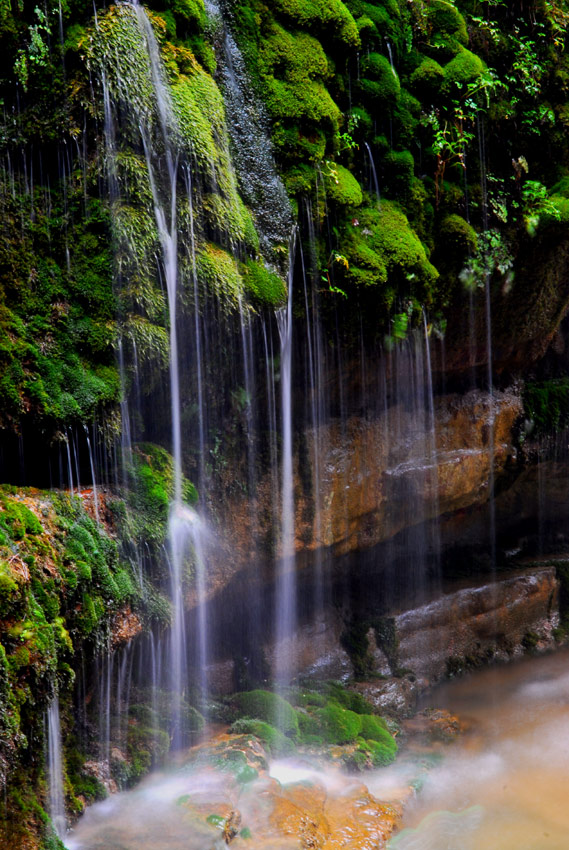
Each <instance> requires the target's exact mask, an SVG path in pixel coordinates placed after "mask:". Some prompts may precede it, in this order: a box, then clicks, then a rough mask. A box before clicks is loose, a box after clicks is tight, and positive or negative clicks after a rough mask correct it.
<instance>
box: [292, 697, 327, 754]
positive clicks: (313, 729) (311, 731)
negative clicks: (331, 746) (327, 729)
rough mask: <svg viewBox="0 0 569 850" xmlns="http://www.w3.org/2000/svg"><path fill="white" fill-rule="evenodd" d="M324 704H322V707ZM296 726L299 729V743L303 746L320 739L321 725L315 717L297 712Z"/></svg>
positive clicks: (303, 712)
mask: <svg viewBox="0 0 569 850" xmlns="http://www.w3.org/2000/svg"><path fill="white" fill-rule="evenodd" d="M325 704H326V702H324V705H325ZM298 726H299V729H300V741H301V743H303V744H311V743H312V742H313V741H314V739H315V738H320V740H322V737H321V732H322V725H321V723H320V720H319V719H318V717H316V715H314V714H309V713H308V712H305V711H299V712H298Z"/></svg>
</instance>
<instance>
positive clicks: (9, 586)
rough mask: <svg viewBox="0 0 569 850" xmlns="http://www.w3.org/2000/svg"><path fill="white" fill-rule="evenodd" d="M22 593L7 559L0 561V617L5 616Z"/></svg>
mask: <svg viewBox="0 0 569 850" xmlns="http://www.w3.org/2000/svg"><path fill="white" fill-rule="evenodd" d="M19 594H20V588H19V586H18V583H17V582H16V580H15V577H14V574H13V573H12V570H11V569H10V566H9V564H8V563H7V562H6V561H0V617H5V616H6V615H7V614H8V613H9V611H10V610H11V609H12V607H13V605H14V602H15V600H16V599H17V597H18V596H19Z"/></svg>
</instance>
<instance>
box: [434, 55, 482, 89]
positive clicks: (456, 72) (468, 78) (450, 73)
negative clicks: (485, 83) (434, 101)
mask: <svg viewBox="0 0 569 850" xmlns="http://www.w3.org/2000/svg"><path fill="white" fill-rule="evenodd" d="M483 71H484V62H483V61H482V59H480V57H479V56H477V55H476V54H475V53H472V52H471V51H470V50H466V49H465V48H462V49H461V50H460V52H459V53H458V54H457V55H456V56H455V57H454V59H451V61H450V62H448V63H447V64H446V65H445V67H444V73H445V78H444V83H443V86H442V91H443V92H445V93H447V94H450V93H453V92H456V90H457V89H458V90H461V89H462V87H463V86H464V85H466V84H467V83H472V82H475V81H476V80H477V79H478V78H479V77H480V75H481V74H482V73H483Z"/></svg>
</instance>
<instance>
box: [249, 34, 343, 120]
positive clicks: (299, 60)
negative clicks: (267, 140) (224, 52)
mask: <svg viewBox="0 0 569 850" xmlns="http://www.w3.org/2000/svg"><path fill="white" fill-rule="evenodd" d="M259 72H260V75H261V78H262V79H263V81H264V87H265V100H266V103H267V106H268V108H269V110H270V112H271V115H272V116H273V118H274V119H275V120H276V121H279V120H286V121H292V122H293V123H296V122H298V121H299V120H300V121H305V122H308V123H309V124H310V125H318V124H320V125H325V126H326V127H327V129H329V130H331V131H332V132H336V131H337V129H338V126H339V120H340V110H339V109H338V107H337V106H336V104H335V103H334V101H333V100H332V98H331V97H330V95H329V93H328V91H327V89H326V88H325V86H324V81H325V80H326V79H327V78H328V76H329V73H330V71H329V66H328V60H327V58H326V54H325V53H324V50H323V49H322V45H321V44H320V43H319V42H318V41H316V39H315V38H313V37H312V36H310V35H308V34H307V33H301V32H300V33H297V34H292V33H290V32H287V30H285V29H283V28H282V27H280V26H279V25H278V24H275V25H274V26H273V27H272V28H271V31H270V33H269V34H268V36H267V38H265V39H264V40H263V41H262V43H261V45H260V48H259Z"/></svg>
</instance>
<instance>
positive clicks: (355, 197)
mask: <svg viewBox="0 0 569 850" xmlns="http://www.w3.org/2000/svg"><path fill="white" fill-rule="evenodd" d="M324 186H325V189H326V199H327V200H328V201H330V202H331V203H334V204H338V205H339V206H350V207H359V206H360V204H361V203H362V201H363V194H362V189H361V186H360V184H359V183H358V181H357V180H356V178H355V177H354V176H353V174H352V173H351V172H350V171H348V169H347V168H344V166H343V165H340V164H339V163H336V162H331V163H328V167H327V169H326V170H325V172H324Z"/></svg>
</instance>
